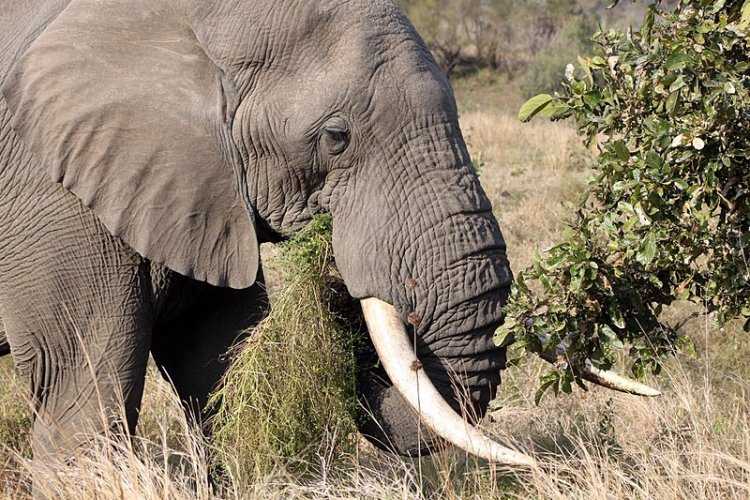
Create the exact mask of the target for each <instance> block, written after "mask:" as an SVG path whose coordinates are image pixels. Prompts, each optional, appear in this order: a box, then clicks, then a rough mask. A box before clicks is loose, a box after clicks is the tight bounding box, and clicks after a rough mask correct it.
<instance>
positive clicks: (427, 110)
mask: <svg viewBox="0 0 750 500" xmlns="http://www.w3.org/2000/svg"><path fill="white" fill-rule="evenodd" d="M35 3H36V5H35V6H34V7H33V8H31V7H30V6H29V4H27V3H26V2H22V1H20V0H0V92H1V95H2V98H0V235H1V236H0V317H2V318H3V321H4V326H5V330H6V332H7V337H8V340H9V343H10V345H11V347H12V351H13V356H14V358H15V361H16V364H17V366H18V368H19V369H20V372H21V373H22V375H23V376H24V377H25V379H26V380H27V382H28V384H29V387H30V389H31V391H32V393H33V395H34V401H35V405H36V410H37V412H38V415H37V417H36V419H35V422H34V430H33V447H34V452H35V454H36V455H37V456H41V455H43V454H47V453H52V454H56V453H59V452H60V450H63V449H66V448H68V447H74V446H76V445H79V443H80V439H81V437H80V433H83V432H90V431H93V432H102V430H103V429H102V426H104V425H105V424H104V423H103V422H102V420H101V418H100V417H99V414H100V412H101V408H104V409H105V411H113V408H115V407H116V403H117V401H118V400H119V399H120V398H122V400H123V401H124V403H125V408H126V413H127V415H126V419H127V425H128V426H129V427H130V428H131V429H132V428H133V427H134V426H135V424H136V420H137V414H138V407H139V404H140V400H141V396H142V392H143V382H144V376H145V370H146V362H147V358H148V355H149V353H151V354H153V356H154V358H155V360H156V362H157V363H158V364H159V366H160V367H161V369H162V371H163V373H164V374H165V376H167V377H168V378H169V379H170V380H171V381H172V382H174V384H175V386H176V389H177V391H178V393H179V395H180V396H181V398H182V399H183V400H185V401H187V402H189V404H192V405H193V407H195V408H202V409H204V411H205V402H206V397H207V394H208V392H209V391H210V390H211V389H212V388H213V387H214V386H215V385H216V383H217V382H218V381H219V379H220V376H221V374H222V373H223V370H224V368H225V366H226V365H225V361H224V359H223V358H222V353H224V352H225V351H226V349H227V348H228V347H229V346H230V345H231V344H232V343H233V342H234V341H235V339H236V337H237V335H238V332H240V331H241V330H242V329H244V328H247V327H251V326H252V325H254V324H256V323H257V321H258V320H259V319H260V318H261V317H262V315H263V311H264V310H265V308H266V296H265V293H264V290H263V278H262V272H261V271H260V264H259V257H258V244H259V243H260V242H263V241H277V240H279V239H282V238H284V237H287V236H288V235H290V234H292V233H293V232H294V230H295V229H296V228H298V227H300V226H301V225H303V224H304V223H305V222H306V221H308V220H309V219H310V218H311V217H312V216H313V215H314V214H315V213H317V212H321V211H327V212H330V213H331V214H332V216H333V220H334V242H333V244H334V251H335V257H336V262H337V265H338V267H339V269H340V271H341V274H342V276H343V278H344V280H345V282H346V284H347V287H348V290H349V293H350V294H351V295H352V296H353V297H355V298H364V297H368V296H374V297H377V298H380V299H382V300H385V301H387V302H390V303H392V304H393V305H394V306H395V307H396V309H397V310H398V311H399V312H400V313H401V314H402V316H403V319H404V321H405V322H410V323H411V325H412V326H410V328H411V330H412V331H413V332H414V333H415V337H414V342H415V345H416V348H417V352H418V356H419V357H420V359H421V360H422V362H423V363H424V366H425V369H426V370H427V373H428V375H429V376H430V378H431V379H432V380H433V381H434V383H435V384H436V386H437V387H438V388H439V389H440V390H441V392H443V394H444V395H445V397H446V398H447V399H448V400H449V401H451V402H452V404H454V406H455V407H456V408H458V403H457V402H456V400H455V395H454V393H453V389H452V384H451V378H452V376H453V377H455V379H456V380H457V381H458V383H459V385H461V386H462V390H463V391H466V392H467V393H468V394H470V396H471V400H470V403H471V404H470V406H472V408H471V409H472V411H474V412H477V413H479V414H481V413H482V411H483V410H484V409H485V407H486V405H487V403H488V401H489V400H490V399H491V398H492V397H493V395H494V393H495V389H496V387H497V385H498V384H499V382H500V375H499V370H500V369H501V368H502V367H503V365H504V362H505V353H504V351H503V350H502V349H498V348H495V347H494V346H493V345H492V332H493V330H494V329H495V328H496V327H497V326H498V324H499V323H500V322H501V319H502V318H501V314H500V306H501V305H502V304H503V303H504V301H505V300H506V297H507V290H508V287H509V285H510V282H511V273H510V269H509V265H508V262H507V259H506V255H505V245H504V242H503V238H502V235H501V233H500V229H499V227H498V224H497V221H496V220H495V218H494V217H493V215H492V211H491V207H490V203H489V201H488V199H487V197H486V195H485V193H484V192H483V191H482V188H481V187H480V185H479V182H478V180H477V178H476V176H475V174H474V173H473V170H472V168H471V163H470V159H469V154H468V153H467V150H466V146H465V144H464V140H463V138H462V136H461V132H460V130H459V127H458V122H457V111H456V106H455V100H454V97H453V95H452V91H451V89H450V86H449V84H448V82H447V81H446V79H445V78H444V77H443V75H442V74H441V73H440V71H439V69H438V66H437V65H436V64H435V62H434V60H433V59H432V57H431V56H430V54H429V53H428V51H427V49H426V48H425V45H424V43H423V42H422V41H421V39H420V38H419V36H418V35H417V34H416V32H415V31H414V29H413V28H412V27H411V25H410V24H409V22H408V21H407V20H406V18H405V17H404V16H403V14H402V13H401V12H400V11H399V10H398V9H397V8H395V7H394V6H393V5H392V3H391V2H389V1H386V0H351V1H346V0H322V1H317V2H314V1H291V0H279V1H275V2H266V1H253V0H222V1H214V2H204V1H198V0H134V1H132V2H121V1H120V0H99V1H94V0H73V1H61V0H38V1H36V2H35ZM380 375H381V378H378V374H377V373H371V374H370V375H367V376H365V377H364V378H363V382H362V386H361V388H360V389H361V392H362V398H363V402H364V403H365V404H366V405H368V406H369V407H370V409H371V411H372V412H373V414H374V415H375V416H376V417H377V418H378V420H379V421H380V424H379V425H374V424H373V422H372V421H364V422H363V423H362V429H363V431H364V432H365V433H366V434H367V435H369V437H370V438H371V439H372V440H374V441H376V442H378V443H379V444H380V445H385V446H390V447H391V448H392V449H394V450H395V451H397V452H400V453H406V454H415V453H417V452H424V451H426V449H427V446H428V445H429V443H421V444H420V443H419V440H418V432H417V427H416V424H415V418H414V414H413V413H412V412H411V411H410V410H408V408H407V406H406V404H405V402H404V401H403V400H402V399H401V397H400V396H399V395H398V394H396V392H395V390H394V389H393V388H392V387H391V386H390V383H389V382H388V381H387V377H386V378H385V379H383V378H382V374H380ZM116 420H117V418H116V416H115V415H109V417H108V420H107V422H108V423H107V424H106V425H115V422H116Z"/></svg>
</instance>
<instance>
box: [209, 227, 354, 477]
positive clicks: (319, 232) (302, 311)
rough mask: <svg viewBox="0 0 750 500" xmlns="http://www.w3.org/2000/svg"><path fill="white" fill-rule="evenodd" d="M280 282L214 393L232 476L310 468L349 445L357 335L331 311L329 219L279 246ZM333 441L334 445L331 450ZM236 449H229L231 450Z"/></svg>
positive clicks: (218, 434)
mask: <svg viewBox="0 0 750 500" xmlns="http://www.w3.org/2000/svg"><path fill="white" fill-rule="evenodd" d="M280 258H281V261H282V266H281V268H282V273H283V287H282V289H281V290H280V291H279V292H278V293H277V294H276V295H275V298H274V301H273V307H272V308H271V311H270V313H269V315H268V316H267V317H266V318H265V319H264V320H263V321H262V322H261V323H260V324H259V325H258V326H257V327H256V328H255V330H254V332H253V334H252V336H251V337H250V339H249V340H247V341H245V342H243V343H242V345H240V346H238V348H237V349H236V351H235V352H234V353H233V355H234V360H233V362H232V365H231V367H230V368H229V370H228V372H227V374H226V377H225V380H224V384H223V386H222V388H221V389H220V390H219V391H218V392H217V394H216V395H215V396H214V399H213V403H214V404H217V405H218V413H217V416H216V418H215V420H214V423H213V431H214V435H215V439H216V443H217V444H218V445H219V448H221V455H222V457H220V460H222V459H223V460H222V461H223V465H224V466H226V467H228V468H229V470H230V471H231V473H232V474H233V475H235V477H239V478H241V479H242V480H248V479H253V478H259V477H262V476H264V475H266V474H268V473H269V472H271V471H274V470H277V471H278V470H293V471H295V472H304V471H305V470H307V469H308V468H309V466H310V464H312V463H319V462H320V457H319V456H318V457H317V458H316V456H317V455H319V454H325V455H327V457H328V458H327V461H329V462H330V460H331V459H332V458H333V459H335V458H336V456H341V455H342V454H343V453H345V452H346V451H347V450H350V449H351V448H352V447H353V443H352V440H351V439H352V438H351V437H350V436H351V434H352V432H353V431H354V430H356V426H355V419H354V412H355V409H356V392H355V387H356V362H355V358H354V350H353V346H352V335H351V333H350V332H348V331H347V330H346V329H345V328H344V327H342V326H341V325H340V322H337V318H336V316H335V315H334V314H332V313H331V312H330V310H329V309H330V308H329V303H330V300H328V298H327V296H328V292H327V290H328V288H329V285H330V282H331V280H332V279H335V270H334V269H333V266H332V260H333V259H332V246H331V219H330V217H319V218H316V219H315V220H313V221H312V222H311V223H310V224H308V226H307V227H306V228H305V229H303V230H302V231H301V233H300V234H299V235H298V236H297V237H295V238H294V239H293V240H291V241H290V242H288V243H285V244H284V245H283V248H282V255H281V257H280ZM332 450H333V452H332ZM229 457H231V458H229Z"/></svg>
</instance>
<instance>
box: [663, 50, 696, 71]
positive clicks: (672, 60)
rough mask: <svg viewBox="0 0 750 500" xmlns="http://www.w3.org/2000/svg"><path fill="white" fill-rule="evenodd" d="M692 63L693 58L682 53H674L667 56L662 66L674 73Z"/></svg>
mask: <svg viewBox="0 0 750 500" xmlns="http://www.w3.org/2000/svg"><path fill="white" fill-rule="evenodd" d="M692 61H693V58H692V57H690V56H689V55H687V54H685V53H684V52H675V53H674V54H672V55H671V56H669V58H668V59H667V61H666V63H664V66H665V67H666V68H667V69H668V70H670V71H676V70H679V69H683V68H685V66H687V65H688V63H690V62H692Z"/></svg>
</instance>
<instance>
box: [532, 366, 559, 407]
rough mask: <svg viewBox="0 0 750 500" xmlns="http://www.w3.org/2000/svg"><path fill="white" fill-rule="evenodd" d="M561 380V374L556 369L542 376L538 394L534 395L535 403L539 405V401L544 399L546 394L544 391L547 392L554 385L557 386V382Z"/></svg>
mask: <svg viewBox="0 0 750 500" xmlns="http://www.w3.org/2000/svg"><path fill="white" fill-rule="evenodd" d="M559 380H560V374H559V373H558V372H556V371H554V372H550V373H548V374H546V375H544V376H542V378H541V380H540V381H541V382H542V384H541V385H540V386H539V389H538V390H537V391H536V394H535V395H534V404H535V405H537V406H539V402H540V401H541V400H542V396H544V393H545V392H547V389H549V388H550V387H552V386H555V388H556V386H557V383H558V382H559Z"/></svg>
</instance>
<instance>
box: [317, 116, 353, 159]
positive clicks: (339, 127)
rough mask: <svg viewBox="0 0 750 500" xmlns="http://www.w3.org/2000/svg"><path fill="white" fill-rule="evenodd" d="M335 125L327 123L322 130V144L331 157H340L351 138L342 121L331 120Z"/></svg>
mask: <svg viewBox="0 0 750 500" xmlns="http://www.w3.org/2000/svg"><path fill="white" fill-rule="evenodd" d="M332 121H335V123H329V124H327V125H326V126H325V128H324V130H323V143H324V146H325V148H326V149H327V150H328V153H329V154H331V155H340V154H341V153H343V152H344V151H345V150H346V148H347V147H348V146H349V141H350V139H351V136H350V134H349V128H348V127H347V126H346V123H345V122H344V121H343V120H340V119H335V120H332Z"/></svg>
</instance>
